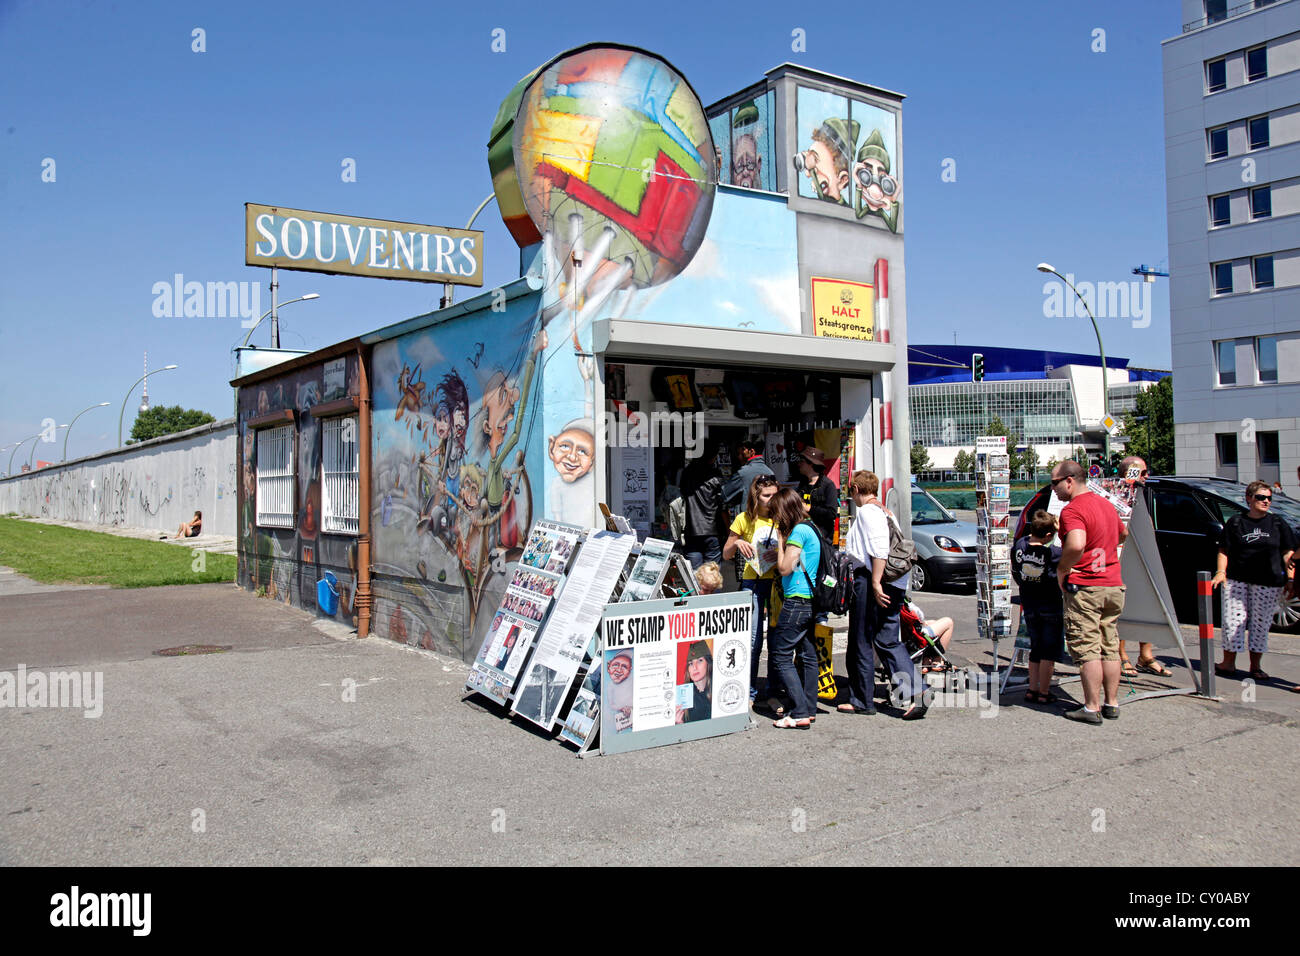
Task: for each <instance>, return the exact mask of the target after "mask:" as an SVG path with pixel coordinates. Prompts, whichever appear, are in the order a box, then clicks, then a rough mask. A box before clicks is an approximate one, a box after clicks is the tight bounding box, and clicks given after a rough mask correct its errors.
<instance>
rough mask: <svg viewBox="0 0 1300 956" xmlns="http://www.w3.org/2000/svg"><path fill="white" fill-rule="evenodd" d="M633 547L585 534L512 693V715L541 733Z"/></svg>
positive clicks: (619, 538)
mask: <svg viewBox="0 0 1300 956" xmlns="http://www.w3.org/2000/svg"><path fill="white" fill-rule="evenodd" d="M635 544H636V535H635V534H624V533H622V532H618V531H597V530H596V529H594V528H593V529H592V530H591V531H589V532H587V540H586V541H585V542H583V545H582V547H581V548H580V549H579V550H578V557H577V559H576V560H575V561H574V562H573V568H572V569H571V570H570V571H569V575H568V580H567V581H566V583H565V586H564V593H563V594H562V595H560V597H559V599H558V600H557V601H556V603H555V608H554V610H552V612H551V616H550V619H549V620H548V621H547V622H546V628H545V630H544V631H543V632H542V635H541V638H540V639H539V640H538V641H537V642H536V643H537V647H536V650H535V651H534V652H533V657H532V660H531V661H530V662H529V663H528V668H527V673H526V674H525V675H524V679H523V681H522V682H521V683H520V685H519V690H518V691H517V692H516V693H515V703H514V708H513V712H514V713H516V714H518V715H519V716H521V717H524V718H526V719H528V720H531V721H532V722H533V723H535V724H537V725H538V726H539V727H542V728H543V729H545V730H550V729H551V728H552V727H553V726H554V725H555V720H556V717H557V716H558V714H559V710H560V707H561V706H562V705H563V703H564V699H565V696H566V695H567V694H568V692H569V687H570V685H572V683H573V679H574V678H575V677H576V676H577V674H578V668H579V667H581V666H582V662H583V660H584V659H585V657H586V656H587V648H588V645H589V644H590V643H591V638H592V636H593V635H594V634H595V633H596V628H597V626H598V625H599V624H600V619H601V614H602V612H603V611H604V610H605V605H606V604H608V603H609V599H610V595H611V594H613V592H614V587H615V585H617V584H618V578H619V575H620V574H621V573H622V571H623V567H624V565H626V564H627V559H628V557H629V555H631V553H632V547H633V545H635Z"/></svg>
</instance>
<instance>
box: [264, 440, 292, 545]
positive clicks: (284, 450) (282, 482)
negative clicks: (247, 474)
mask: <svg viewBox="0 0 1300 956" xmlns="http://www.w3.org/2000/svg"><path fill="white" fill-rule="evenodd" d="M293 485H294V476H293V426H292V425H280V426H278V427H276V428H263V429H262V430H261V431H259V432H258V433H257V524H258V526H259V527H262V528H292V527H293Z"/></svg>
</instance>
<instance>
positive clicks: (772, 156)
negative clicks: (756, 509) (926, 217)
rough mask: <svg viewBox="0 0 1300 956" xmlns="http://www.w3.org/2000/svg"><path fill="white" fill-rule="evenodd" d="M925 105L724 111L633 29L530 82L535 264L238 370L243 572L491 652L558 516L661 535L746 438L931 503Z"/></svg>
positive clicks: (521, 139)
mask: <svg viewBox="0 0 1300 956" xmlns="http://www.w3.org/2000/svg"><path fill="white" fill-rule="evenodd" d="M901 100H902V97H901V96H900V95H899V94H897V93H891V92H889V91H887V90H883V89H879V88H877V87H872V86H868V85H865V84H862V83H857V82H853V81H850V80H845V79H842V78H839V77H834V76H830V75H827V74H824V73H819V72H816V71H813V70H808V69H805V68H803V67H799V66H795V65H792V64H786V65H783V66H781V67H778V68H776V69H774V70H772V71H770V72H769V73H768V74H767V75H766V77H765V78H764V79H763V80H762V81H761V82H759V83H756V84H754V85H753V86H751V87H749V88H747V89H745V90H742V91H741V92H739V93H736V94H735V95H733V96H729V97H727V98H725V99H722V100H719V101H718V102H716V103H715V104H713V105H712V106H710V107H708V108H707V109H706V108H704V107H702V106H701V104H700V101H699V100H698V98H697V97H696V94H695V92H694V91H693V90H692V88H691V87H690V85H689V84H688V83H687V81H686V80H685V79H684V78H683V77H682V76H681V75H680V74H679V73H678V72H677V71H676V70H675V69H674V68H673V67H671V66H670V65H669V64H667V63H666V62H665V61H664V60H662V59H661V58H659V57H657V56H655V55H653V54H651V53H648V52H646V51H642V50H638V49H634V48H629V47H622V46H617V45H608V44H600V45H592V46H587V47H582V48H580V49H578V50H574V51H570V52H568V53H565V54H562V55H560V56H558V57H556V58H555V59H554V60H552V61H550V62H549V63H547V64H546V65H544V66H543V67H541V68H539V69H538V70H536V71H534V72H533V73H531V74H529V75H528V76H527V77H525V78H524V79H523V80H521V81H520V83H519V84H518V85H517V86H516V87H515V88H514V89H513V90H512V91H510V94H509V96H508V97H507V98H506V100H505V102H503V104H502V106H501V109H500V112H499V113H498V116H497V118H496V121H495V123H494V126H493V130H492V138H491V141H490V143H489V153H488V161H489V167H490V170H491V173H492V182H493V188H494V191H495V194H496V199H497V203H498V206H499V208H500V211H501V215H502V218H503V219H504V221H505V225H506V227H507V228H508V229H509V230H510V233H511V235H512V236H513V237H514V238H515V240H516V241H517V242H518V243H519V245H520V248H521V250H522V256H521V262H522V263H523V265H524V268H523V269H522V272H523V274H522V275H521V276H520V278H519V279H517V280H515V281H513V282H511V283H509V284H507V285H505V286H502V287H500V288H497V289H492V290H490V291H488V292H484V293H482V294H479V295H476V296H475V297H473V298H470V299H467V300H465V301H463V302H459V303H456V304H454V305H450V306H447V307H445V308H442V309H440V310H438V311H436V312H432V313H429V314H427V315H421V316H417V317H415V318H412V319H408V320H406V321H403V322H399V323H397V324H394V325H389V326H387V327H384V328H380V329H378V330H377V331H374V332H371V333H368V334H365V335H361V336H359V337H358V338H356V339H353V340H351V341H349V342H344V343H340V344H338V345H335V346H331V347H329V348H326V349H321V350H318V351H316V352H313V353H310V354H307V355H299V356H295V357H294V358H292V359H290V360H289V361H286V362H282V363H280V364H278V365H273V366H270V367H268V368H264V369H261V370H259V371H255V372H252V373H250V374H246V375H243V376H242V377H240V378H237V379H235V380H234V382H232V384H233V385H234V386H235V387H236V388H237V389H238V398H237V405H238V416H239V432H240V442H239V455H240V462H239V466H240V471H241V476H242V479H241V481H240V509H239V514H240V528H239V558H240V571H239V581H240V584H241V585H242V586H244V587H246V588H250V589H256V590H260V591H264V592H265V593H266V594H267V595H268V596H271V597H273V598H276V599H278V600H282V601H286V602H289V603H292V604H294V605H298V606H303V607H307V608H316V607H317V595H318V582H319V581H320V580H321V579H322V578H324V577H326V573H327V572H328V573H329V574H330V575H332V576H333V579H334V580H335V581H336V582H337V592H338V594H339V602H338V603H339V607H338V609H337V616H338V617H339V619H340V620H353V621H355V622H356V623H357V625H358V629H359V633H360V634H362V635H363V636H364V635H365V634H367V633H375V634H377V635H379V636H382V637H387V638H390V639H393V640H398V641H403V642H407V643H410V644H413V645H418V646H422V647H426V648H430V649H435V650H438V651H441V652H444V653H450V654H454V655H457V656H460V657H462V658H464V659H471V658H472V657H473V655H474V653H475V651H476V649H477V646H478V644H479V642H480V641H481V640H482V636H483V634H484V632H485V630H486V628H487V625H488V623H489V622H488V620H487V618H488V617H490V611H491V610H492V609H493V608H495V607H496V606H497V604H498V603H499V601H500V599H501V596H502V593H503V590H504V587H505V580H506V567H507V565H508V564H509V563H510V562H511V561H512V560H514V559H515V558H517V557H518V553H519V549H520V547H521V545H522V544H523V542H524V539H525V537H526V534H527V531H528V528H529V526H530V525H531V524H532V522H533V521H534V520H537V519H541V518H549V519H555V520H561V521H568V522H573V523H576V524H579V525H584V526H591V525H593V524H594V523H595V522H596V521H597V515H598V502H607V503H608V504H609V506H610V508H611V509H612V510H613V511H615V512H616V513H621V514H624V515H626V516H627V517H628V518H629V519H630V520H631V521H632V523H633V524H634V525H635V526H636V527H637V528H638V530H639V531H642V532H645V533H650V534H655V533H659V534H662V532H663V528H664V527H665V523H666V507H667V502H668V501H669V500H670V497H671V495H672V494H673V491H672V486H673V485H674V483H675V482H676V480H677V477H678V473H679V471H680V469H681V468H682V466H683V465H684V464H685V463H686V462H687V461H688V460H689V459H690V458H692V457H694V456H695V455H697V454H700V453H709V451H711V450H712V449H713V448H720V450H721V454H720V455H719V461H718V463H719V467H720V468H721V469H722V470H723V471H724V472H728V471H729V470H730V469H731V468H732V467H733V466H735V465H736V464H737V463H735V462H732V461H731V449H732V448H734V445H735V442H736V440H737V439H739V438H741V437H742V436H752V437H758V438H761V439H762V441H763V443H764V445H765V447H766V448H767V452H768V455H767V457H768V461H769V463H771V464H772V466H773V468H774V469H775V470H776V471H777V473H778V476H779V477H781V478H782V479H791V480H792V479H795V478H797V477H798V476H797V473H796V472H795V471H794V469H793V468H791V467H790V466H788V465H787V463H786V459H787V457H788V455H789V454H790V452H791V451H792V450H797V449H799V448H801V447H803V446H805V445H812V444H815V445H817V446H818V447H819V448H821V450H822V451H823V452H824V453H825V456H826V460H827V463H828V476H829V477H830V479H831V480H832V481H833V482H835V483H836V484H837V485H839V484H840V483H841V481H842V480H843V478H844V477H845V476H847V474H848V473H849V472H850V471H852V470H853V469H855V468H870V469H872V470H874V471H876V472H877V473H879V474H880V475H881V477H882V480H884V481H885V482H886V483H887V487H888V488H889V490H890V493H891V495H892V496H893V504H894V506H895V507H896V509H897V510H898V511H899V512H900V513H902V514H903V515H904V517H906V511H907V505H908V501H909V497H910V496H908V495H907V494H901V495H899V494H898V486H902V490H903V491H905V490H906V482H907V481H908V468H909V455H908V441H907V435H908V425H907V420H906V414H907V386H908V383H907V365H906V362H905V361H903V356H904V355H905V351H904V349H905V345H904V343H905V342H906V337H907V326H906V296H905V291H904V271H903V228H904V216H903V204H902V201H901V199H902V181H903V179H902V171H901V170H902V119H901ZM327 603H328V602H327ZM480 611H481V612H482V613H480Z"/></svg>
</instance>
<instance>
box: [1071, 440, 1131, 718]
mask: <svg viewBox="0 0 1300 956" xmlns="http://www.w3.org/2000/svg"><path fill="white" fill-rule="evenodd" d="M1052 490H1053V491H1054V492H1055V493H1056V497H1058V498H1060V499H1061V500H1062V501H1064V502H1066V505H1065V510H1064V511H1062V512H1061V518H1060V535H1061V563H1060V564H1059V565H1058V566H1057V571H1056V575H1057V580H1058V581H1059V582H1060V584H1061V592H1062V593H1063V595H1064V597H1065V643H1066V646H1067V647H1069V649H1070V655H1071V656H1072V657H1073V658H1074V662H1075V663H1076V664H1078V665H1079V678H1080V680H1081V681H1082V683H1083V706H1082V707H1081V708H1079V709H1078V710H1072V711H1070V712H1068V713H1067V714H1066V715H1065V716H1066V717H1068V718H1070V719H1071V720H1078V721H1082V722H1083V723H1086V724H1100V723H1101V722H1102V718H1103V717H1104V718H1106V719H1108V720H1117V719H1118V718H1119V676H1120V664H1119V629H1118V627H1117V626H1116V624H1117V622H1118V621H1119V616H1120V614H1121V613H1122V612H1123V610H1124V581H1123V579H1122V578H1121V577H1120V572H1119V545H1120V542H1121V541H1123V540H1124V538H1125V537H1127V536H1128V530H1127V529H1126V528H1125V527H1124V523H1123V522H1122V521H1120V519H1119V512H1117V511H1116V510H1115V506H1114V505H1112V504H1111V503H1110V502H1109V501H1107V500H1106V499H1105V498H1103V497H1101V496H1100V495H1095V494H1092V493H1091V492H1090V491H1088V485H1087V482H1086V480H1085V478H1084V471H1083V468H1082V467H1081V466H1080V465H1079V463H1078V462H1076V461H1063V462H1061V463H1060V464H1059V465H1057V466H1056V468H1054V469H1053V470H1052ZM1103 691H1104V693H1105V703H1104V704H1103V703H1102V702H1101V695H1102V692H1103Z"/></svg>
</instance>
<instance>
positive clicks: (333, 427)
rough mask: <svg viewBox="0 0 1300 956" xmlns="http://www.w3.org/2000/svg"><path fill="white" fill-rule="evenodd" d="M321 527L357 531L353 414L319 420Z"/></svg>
mask: <svg viewBox="0 0 1300 956" xmlns="http://www.w3.org/2000/svg"><path fill="white" fill-rule="evenodd" d="M321 436H322V438H323V441H322V443H321V465H320V468H321V482H320V489H321V530H322V531H331V532H335V533H337V534H359V533H360V531H361V517H360V516H361V511H360V503H361V486H360V478H359V472H358V464H359V460H360V459H359V456H358V454H357V418H356V416H352V417H350V418H327V419H325V420H324V421H323V422H322V423H321Z"/></svg>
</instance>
